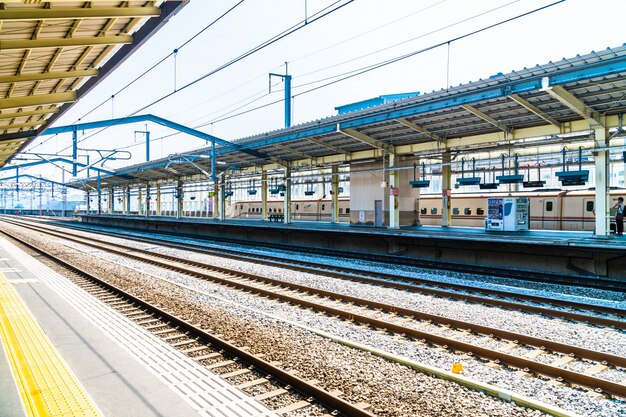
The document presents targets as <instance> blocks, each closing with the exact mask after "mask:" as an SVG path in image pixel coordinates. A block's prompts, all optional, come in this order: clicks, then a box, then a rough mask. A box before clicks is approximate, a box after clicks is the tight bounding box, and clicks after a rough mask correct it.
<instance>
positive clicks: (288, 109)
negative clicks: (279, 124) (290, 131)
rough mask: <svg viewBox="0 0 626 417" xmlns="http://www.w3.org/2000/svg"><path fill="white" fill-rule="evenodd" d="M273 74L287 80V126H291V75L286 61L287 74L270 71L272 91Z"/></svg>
mask: <svg viewBox="0 0 626 417" xmlns="http://www.w3.org/2000/svg"><path fill="white" fill-rule="evenodd" d="M272 76H274V77H280V78H282V79H283V80H284V81H285V127H290V126H291V75H289V74H288V71H287V63H286V62H285V74H274V73H270V91H269V92H270V93H271V92H272Z"/></svg>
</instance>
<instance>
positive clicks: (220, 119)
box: [124, 0, 566, 149]
mask: <svg viewBox="0 0 626 417" xmlns="http://www.w3.org/2000/svg"><path fill="white" fill-rule="evenodd" d="M565 1H566V0H559V1H555V2H553V3H550V4H548V5H546V6H543V7H539V8H536V9H533V10H531V11H528V12H525V13H522V14H519V15H516V16H514V17H512V18H509V19H505V20H502V21H500V22H497V23H494V24H491V25H487V26H484V27H482V28H480V29H477V30H474V31H471V32H468V33H466V34H464V35H460V36H457V37H454V38H450V39H448V40H445V41H443V42H440V43H438V44H435V45H431V46H428V47H426V48H422V49H420V50H417V51H413V52H411V53H408V54H404V55H401V56H398V57H395V58H391V59H388V60H385V61H380V62H378V63H375V64H371V65H368V66H365V67H361V68H358V69H355V70H352V71H350V72H348V73H343V74H339V75H337V76H334V77H330V78H326V79H324V80H327V79H333V78H337V77H341V76H344V77H343V78H340V79H338V80H334V81H331V82H328V83H326V84H324V85H321V86H317V87H314V88H311V89H309V90H306V91H303V92H300V93H298V94H295V95H294V96H293V97H298V96H301V95H304V94H308V93H310V92H312V91H316V90H318V89H321V88H324V87H327V86H330V85H333V84H335V83H338V82H340V81H344V80H346V79H349V78H352V77H355V76H358V75H361V74H364V73H366V72H369V71H372V70H375V69H378V68H381V67H384V66H387V65H390V64H392V63H395V62H399V61H401V60H404V59H407V58H410V57H412V56H415V55H418V54H421V53H424V52H427V51H430V50H432V49H435V48H438V47H441V46H444V45H450V44H451V43H453V42H455V41H458V40H461V39H464V38H467V37H469V36H472V35H475V34H477V33H481V32H484V31H486V30H489V29H492V28H495V27H497V26H501V25H503V24H505V23H508V22H511V21H514V20H517V19H520V18H522V17H525V16H528V15H530V14H533V13H536V12H539V11H541V10H544V9H547V8H549V7H553V6H555V5H557V4H560V3H563V2H565ZM509 4H511V3H509ZM320 81H321V80H318V81H317V82H320ZM314 83H315V82H314ZM310 84H312V83H305V84H301V85H298V86H295V87H294V89H297V88H302V87H303V86H305V85H310ZM256 101H258V99H254V100H253V101H251V102H249V103H247V104H246V105H249V104H252V103H254V102H256ZM281 102H283V100H282V99H280V100H274V101H272V102H269V103H265V104H262V105H259V106H256V107H254V108H251V109H247V110H245V111H242V112H239V113H235V114H232V111H231V112H228V113H225V114H223V115H221V116H219V117H217V118H215V119H212V120H210V121H207V122H204V123H202V124H199V125H197V126H194V128H196V129H197V128H201V127H204V126H207V125H213V124H216V123H220V122H223V121H226V120H229V119H232V118H235V117H238V116H242V115H244V114H248V113H251V112H254V111H257V110H260V109H263V108H266V107H269V106H272V105H275V104H278V103H281ZM246 105H243V106H241V107H245V106H246ZM235 110H236V109H235ZM235 110H233V111H235ZM555 112H556V113H558V111H555ZM548 113H551V112H548ZM177 134H179V133H178V132H177V133H172V134H170V135H166V136H163V137H162V138H167V137H171V136H174V135H177ZM162 138H157V139H156V140H158V139H162ZM124 149H126V148H124Z"/></svg>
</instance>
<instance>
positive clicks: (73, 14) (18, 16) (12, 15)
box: [0, 6, 161, 21]
mask: <svg viewBox="0 0 626 417" xmlns="http://www.w3.org/2000/svg"><path fill="white" fill-rule="evenodd" d="M160 14H161V11H160V9H159V8H158V7H150V6H146V7H99V8H83V9H79V8H56V9H24V10H21V9H15V10H0V20H4V21H9V20H59V19H89V18H99V19H106V18H114V17H115V18H117V17H154V16H159V15H160Z"/></svg>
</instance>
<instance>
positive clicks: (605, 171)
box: [594, 127, 610, 237]
mask: <svg viewBox="0 0 626 417" xmlns="http://www.w3.org/2000/svg"><path fill="white" fill-rule="evenodd" d="M594 132H595V139H596V146H597V147H599V148H601V149H600V150H597V151H594V157H595V162H596V166H595V168H596V191H595V193H596V195H595V197H596V207H595V208H596V225H595V235H596V236H599V237H601V236H607V235H608V234H609V232H610V230H609V225H610V217H609V216H610V213H609V190H610V187H609V186H610V184H609V152H608V150H607V149H606V148H607V147H608V146H609V141H608V140H607V134H606V129H605V128H604V127H597V128H595V129H594Z"/></svg>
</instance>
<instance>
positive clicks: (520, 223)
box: [485, 197, 530, 232]
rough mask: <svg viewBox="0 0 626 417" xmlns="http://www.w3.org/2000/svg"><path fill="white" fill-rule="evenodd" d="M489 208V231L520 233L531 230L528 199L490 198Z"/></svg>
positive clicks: (486, 223) (487, 221)
mask: <svg viewBox="0 0 626 417" xmlns="http://www.w3.org/2000/svg"><path fill="white" fill-rule="evenodd" d="M487 207H488V208H487V219H486V220H485V228H486V229H487V230H500V231H505V232H518V231H524V230H529V229H530V213H529V211H530V200H529V199H528V197H506V198H490V199H489V200H488V201H487Z"/></svg>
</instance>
